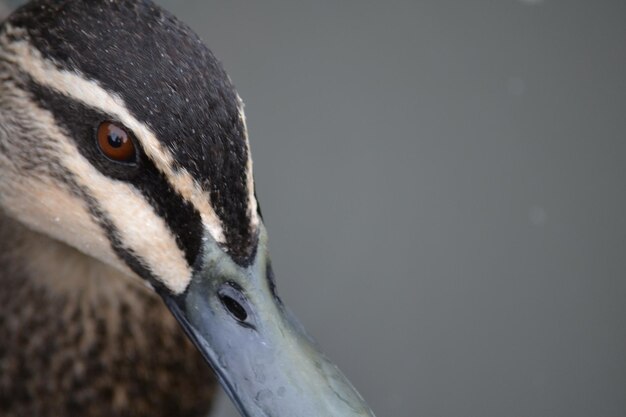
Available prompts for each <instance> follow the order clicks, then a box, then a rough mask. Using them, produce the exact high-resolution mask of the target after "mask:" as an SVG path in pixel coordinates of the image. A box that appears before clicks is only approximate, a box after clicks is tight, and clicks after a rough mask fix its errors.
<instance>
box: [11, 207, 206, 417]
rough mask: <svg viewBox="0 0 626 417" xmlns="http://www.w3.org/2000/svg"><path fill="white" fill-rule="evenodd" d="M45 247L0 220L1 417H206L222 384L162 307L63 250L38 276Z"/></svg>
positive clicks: (90, 262) (36, 237) (56, 247)
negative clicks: (33, 254)
mask: <svg viewBox="0 0 626 417" xmlns="http://www.w3.org/2000/svg"><path fill="white" fill-rule="evenodd" d="M41 239H43V240H44V241H45V244H46V245H49V242H48V241H46V239H47V238H44V237H43V236H40V235H37V234H35V233H34V232H31V231H27V230H26V229H23V228H22V226H18V225H16V224H14V223H13V222H12V221H11V220H8V219H7V218H6V217H4V216H2V215H1V214H0V285H1V286H2V291H0V415H2V416H4V417H24V416H32V417H66V416H68V417H69V416H77V417H78V416H80V417H100V416H102V417H104V416H107V417H115V416H120V417H121V416H128V417H143V416H146V417H147V416H150V417H160V416H163V417H166V416H167V417H200V416H206V415H207V414H208V411H209V409H210V405H211V403H212V401H213V398H214V394H215V387H216V385H215V380H214V376H213V374H212V372H211V370H210V369H209V367H208V366H207V365H206V364H205V362H204V361H203V359H202V357H201V356H200V354H199V353H198V352H197V351H196V349H195V348H194V347H193V346H192V345H191V343H190V342H189V341H188V340H187V338H186V337H185V335H184V334H183V332H182V330H181V329H180V328H179V326H178V325H177V323H176V322H175V321H174V319H173V317H172V316H171V314H170V313H169V312H168V311H167V309H166V307H165V306H164V305H163V303H162V302H161V300H159V299H158V298H157V297H156V296H155V295H154V294H153V293H152V292H151V291H149V290H148V289H147V288H143V287H140V286H138V285H137V284H136V283H134V282H133V281H131V280H128V281H126V280H124V279H120V278H119V276H118V275H119V274H116V273H112V274H111V275H112V276H110V277H109V276H107V274H106V273H104V272H102V271H107V270H110V271H113V270H112V269H110V268H109V267H104V266H103V265H97V261H94V260H93V259H90V258H87V257H86V256H85V255H83V254H80V253H79V252H77V251H76V250H74V249H71V248H69V247H67V246H65V245H63V244H60V243H56V244H55V245H54V247H51V248H50V250H51V251H53V252H51V256H52V257H61V256H64V257H65V258H66V260H69V262H68V264H66V265H65V266H64V267H62V268H55V267H54V266H53V265H51V267H50V269H49V273H48V274H47V276H44V275H46V274H44V275H42V276H33V274H34V271H35V270H36V268H35V269H33V268H32V266H28V265H27V264H26V263H25V260H24V259H21V258H20V257H19V254H22V255H25V254H28V253H29V249H38V248H39V247H40V246H39V245H40V244H41V243H42V242H41V241H39V242H36V241H35V240H41ZM40 255H41V254H40ZM59 260H61V259H59ZM73 264H75V265H76V267H73V266H72V265H73ZM92 267H93V268H99V269H101V271H99V272H98V273H91V272H90V268H92ZM57 274H61V275H63V274H65V275H67V277H66V276H55V275H57ZM74 274H78V275H82V274H84V275H86V276H70V275H74ZM77 283H78V285H77Z"/></svg>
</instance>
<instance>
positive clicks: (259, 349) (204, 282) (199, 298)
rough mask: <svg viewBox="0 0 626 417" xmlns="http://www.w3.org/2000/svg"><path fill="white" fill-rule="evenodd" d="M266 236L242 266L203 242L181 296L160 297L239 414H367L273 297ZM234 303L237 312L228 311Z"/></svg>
mask: <svg viewBox="0 0 626 417" xmlns="http://www.w3.org/2000/svg"><path fill="white" fill-rule="evenodd" d="M265 241H266V238H265V232H264V231H263V230H262V231H261V234H260V238H259V247H258V248H257V254H256V259H255V261H254V263H253V264H252V265H250V266H248V267H245V268H244V267H240V266H238V265H236V264H235V263H234V262H232V260H231V259H230V258H229V257H228V256H226V255H225V254H224V253H223V252H222V251H221V250H220V249H219V248H218V247H217V246H216V245H215V244H213V243H207V245H206V248H205V255H204V263H203V265H204V266H203V268H202V271H201V272H200V273H198V274H197V276H196V277H194V279H193V280H192V283H191V284H190V286H189V288H188V289H187V290H186V291H185V293H184V294H182V295H180V296H167V295H163V294H162V295H163V298H164V300H165V302H166V303H167V305H168V306H169V308H170V310H171V311H172V313H173V314H174V315H175V316H176V318H177V319H178V321H179V322H180V323H181V325H182V326H183V328H184V329H185V331H186V332H187V334H188V335H189V336H190V337H191V339H192V340H193V341H194V343H195V344H196V346H197V347H198V349H199V350H200V351H201V352H202V354H203V355H204V357H205V359H206V360H207V361H208V362H209V364H210V365H211V367H212V368H213V370H214V371H215V373H216V375H217V377H218V379H219V380H220V383H221V385H222V386H223V388H224V390H225V391H226V392H227V393H228V395H229V396H230V397H231V399H232V400H233V402H234V403H235V405H236V406H237V408H238V409H239V412H240V413H241V414H242V415H243V416H247V417H325V416H328V417H330V416H333V417H342V416H345V417H356V416H370V417H373V416H374V414H373V413H372V411H371V410H370V409H369V407H368V406H367V404H365V402H364V401H363V399H362V398H361V396H360V395H359V393H358V392H357V391H356V390H355V389H354V387H353V386H352V384H351V383H350V382H349V381H348V380H347V379H346V377H345V376H344V375H343V374H342V373H341V371H340V370H339V369H338V368H337V367H336V366H335V365H334V364H333V363H332V362H330V361H329V360H328V359H327V358H326V356H324V354H322V353H321V352H320V351H319V350H318V349H317V347H316V346H315V344H314V343H313V342H312V341H311V339H310V338H309V337H308V336H307V335H306V333H305V332H304V330H303V329H302V327H301V326H300V325H299V324H298V322H297V321H296V320H295V318H293V316H292V315H291V314H290V313H289V311H288V310H287V309H286V307H285V306H284V305H283V304H282V302H280V300H279V299H278V298H277V297H276V295H275V294H274V290H273V288H272V285H271V283H270V281H269V280H268V278H267V274H268V268H269V265H268V261H267V251H266V247H265ZM233 300H234V301H235V302H234V303H233V304H235V307H241V308H242V309H243V310H240V309H234V308H232V307H233V306H230V307H231V309H230V310H231V311H229V308H228V307H229V303H230V302H232V301H233ZM233 310H234V314H233ZM243 316H245V320H241V319H242V318H243Z"/></svg>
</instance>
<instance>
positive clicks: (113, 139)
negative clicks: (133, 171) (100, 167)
mask: <svg viewBox="0 0 626 417" xmlns="http://www.w3.org/2000/svg"><path fill="white" fill-rule="evenodd" d="M97 136H98V146H99V147H100V150H101V151H102V153H103V154H105V155H106V156H107V157H108V158H110V159H112V160H114V161H118V162H132V161H133V160H134V159H135V145H134V144H133V140H132V139H131V137H130V135H129V134H128V132H127V131H126V129H124V128H123V127H121V126H119V125H116V124H115V123H111V122H102V123H100V126H98V133H97Z"/></svg>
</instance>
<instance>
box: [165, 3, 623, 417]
mask: <svg viewBox="0 0 626 417" xmlns="http://www.w3.org/2000/svg"><path fill="white" fill-rule="evenodd" d="M159 3H161V4H162V5H164V6H165V7H166V8H168V9H169V10H171V11H173V12H174V13H175V14H177V15H178V16H179V17H180V18H181V19H182V20H184V21H186V22H187V23H188V24H190V25H191V26H192V27H193V28H194V29H195V30H196V31H197V32H198V33H199V34H200V35H201V36H202V38H203V39H204V40H205V41H206V42H207V43H208V45H209V46H210V47H211V49H212V50H213V51H214V52H215V54H216V55H217V56H218V57H219V58H220V59H221V60H222V62H223V63H224V65H225V67H226V69H227V70H228V72H229V73H230V75H231V77H232V79H233V80H234V82H235V84H236V85H237V87H238V90H239V93H240V95H241V96H242V97H243V98H244V101H245V102H246V105H247V107H246V110H247V116H248V124H249V129H250V132H251V141H252V148H253V155H254V158H255V172H256V181H257V191H258V195H259V198H260V201H261V204H262V207H263V214H264V217H265V222H266V224H267V226H268V229H269V231H270V237H271V249H272V257H273V263H274V267H275V271H276V274H277V280H278V285H279V291H280V293H281V294H282V296H283V298H284V299H285V300H286V301H287V303H288V304H289V305H290V306H291V308H292V309H293V310H294V311H295V312H296V314H297V315H298V316H299V317H300V318H301V320H302V322H303V323H304V324H305V326H306V327H307V328H308V330H309V332H310V333H311V334H312V335H313V336H314V337H315V338H316V339H317V340H318V341H319V343H320V344H321V345H322V347H323V348H324V350H325V351H326V352H327V353H328V355H329V356H330V357H331V358H333V359H334V361H336V362H337V363H338V364H339V365H340V367H341V368H342V369H343V370H344V372H345V373H346V374H347V375H348V376H349V378H350V379H351V380H352V382H353V383H354V384H355V385H356V386H357V388H358V389H359V390H360V392H361V393H362V394H363V396H364V397H365V398H366V399H367V401H368V402H369V404H370V405H371V406H372V408H373V409H374V411H375V412H376V414H377V415H378V416H379V417H384V416H388V417H392V416H393V417H416V416H428V417H457V416H458V417H468V416H476V417H491V416H493V417H507V416H511V417H517V416H524V417H530V416H548V417H554V416H563V417H577V416H581V417H589V416H593V417H603V416H606V417H616V416H617V417H619V416H626V273H625V271H626V220H625V218H624V216H626V137H625V135H626V117H625V114H624V113H625V110H626V2H624V1H621V0H615V1H608V0H607V1H573V0H560V1H559V0H543V1H541V0H526V1H521V0H500V1H493V0H492V1H487V0H480V1H477V0H475V1H462V0H457V1H448V0H428V1H417V0H413V1H410V0H404V1H401V0H389V1H385V2H382V1H379V2H374V1H369V0H368V1H364V0H358V1H357V0H352V1H329V0H324V1H319V0H318V1H308V2H297V1H286V0H285V1H273V0H271V1H241V0H235V1H226V0H220V1H206V0H186V1H181V0H162V1H160V2H159ZM216 415H217V416H221V417H231V416H236V415H237V414H236V412H235V411H234V410H233V408H232V407H231V406H230V404H229V402H228V400H227V399H226V398H225V397H223V398H222V400H221V402H220V404H219V407H218V412H217V413H216Z"/></svg>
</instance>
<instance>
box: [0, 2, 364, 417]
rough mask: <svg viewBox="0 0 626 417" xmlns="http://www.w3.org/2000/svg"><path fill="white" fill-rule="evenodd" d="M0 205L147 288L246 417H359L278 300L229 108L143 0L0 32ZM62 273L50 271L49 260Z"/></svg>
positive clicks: (238, 127) (359, 405) (232, 97)
mask: <svg viewBox="0 0 626 417" xmlns="http://www.w3.org/2000/svg"><path fill="white" fill-rule="evenodd" d="M0 110H1V111H0V170H1V171H2V177H1V178H0V206H1V207H2V209H3V211H5V212H6V213H7V214H8V215H9V216H11V217H13V218H14V219H16V220H18V221H20V222H21V223H23V224H24V225H26V226H28V227H29V228H31V229H33V230H36V231H38V232H40V233H43V234H45V235H48V236H50V237H52V238H54V239H57V240H59V241H62V242H64V243H66V244H68V245H70V246H73V247H74V248H76V249H78V250H80V251H82V252H83V253H85V254H87V255H89V256H91V257H93V258H95V259H98V260H100V261H102V262H105V263H107V264H109V265H111V266H113V267H115V268H117V269H119V270H121V271H123V272H124V273H126V274H127V275H130V276H132V277H134V279H136V280H141V281H143V282H144V283H146V284H148V285H149V286H150V287H152V288H153V289H154V290H155V291H156V292H157V293H158V294H159V295H160V296H161V297H162V298H163V300H164V302H165V303H166V304H167V306H168V307H169V309H170V310H171V312H172V314H173V315H174V316H175V317H176V319H177V320H178V321H179V322H180V324H181V325H182V327H183V328H184V330H185V332H186V333H187V334H188V336H189V337H190V338H191V339H192V341H193V342H194V343H195V344H196V346H197V347H198V349H199V350H200V352H201V353H202V354H203V356H204V357H205V359H206V360H207V362H208V363H209V364H210V365H211V367H212V368H213V369H214V371H215V373H216V375H217V376H218V378H219V380H220V382H221V384H222V385H223V387H224V388H225V390H226V392H227V393H228V394H229V395H230V396H231V398H232V399H233V400H234V402H235V404H236V405H237V407H238V409H239V410H240V412H241V413H242V414H244V415H246V416H255V417H256V416H269V415H271V416H274V417H280V416H284V417H287V416H289V417H294V416H302V417H305V416H310V417H313V416H372V413H371V411H369V408H368V407H367V406H366V405H365V403H364V402H363V400H362V399H361V397H360V396H359V394H358V393H357V392H356V391H355V390H354V388H353V387H352V386H351V384H350V383H349V382H348V381H347V379H346V378H345V377H344V376H343V374H341V372H340V371H339V370H338V369H337V368H336V366H335V365H333V364H332V363H331V362H330V361H329V360H328V359H327V358H326V357H325V356H324V355H323V354H322V353H320V352H319V350H318V349H317V347H316V346H315V344H314V343H313V342H312V341H311V340H310V339H309V338H308V336H306V333H305V332H304V331H303V330H302V328H301V326H299V325H298V323H297V321H296V319H295V318H293V316H292V315H291V314H290V313H289V311H288V310H287V308H286V307H285V306H284V305H283V303H282V301H281V300H280V299H279V297H278V296H277V294H276V290H275V286H274V280H273V275H272V269H271V264H270V260H269V255H268V249H267V234H266V231H265V228H264V225H263V221H262V218H261V213H260V210H259V207H258V203H257V199H256V195H255V189H254V180H253V173H252V160H251V156H250V147H249V141H248V133H247V129H246V122H245V116H244V109H243V104H242V101H241V100H240V98H239V96H238V95H237V93H236V91H235V89H234V88H233V86H232V83H231V81H230V79H229V78H228V76H227V75H226V73H225V72H224V70H223V68H222V66H221V65H220V63H219V62H218V61H217V60H216V59H215V57H214V56H213V55H212V53H211V52H210V51H209V50H208V49H207V48H206V46H205V45H204V44H203V42H202V41H201V40H200V39H199V38H198V37H197V36H196V35H195V34H194V33H193V32H192V31H191V30H190V29H189V28H188V27H187V26H185V25H184V24H182V23H181V22H179V21H178V20H177V19H176V18H174V17H173V16H172V15H170V14H169V13H167V12H165V11H163V10H162V9H160V8H159V7H157V6H155V5H154V4H153V3H151V2H150V1H146V0H139V1H134V0H113V1H112V0H84V1H82V0H81V1H79V0H69V1H52V0H40V1H33V2H31V3H29V4H27V5H26V6H24V7H22V8H20V9H18V10H17V11H16V12H15V13H14V14H13V15H11V17H10V18H9V19H8V20H6V21H5V22H4V24H3V25H2V27H1V29H0ZM59 262H62V260H59Z"/></svg>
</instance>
